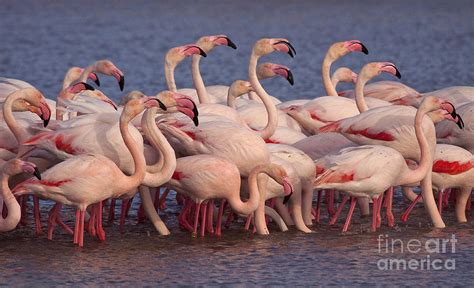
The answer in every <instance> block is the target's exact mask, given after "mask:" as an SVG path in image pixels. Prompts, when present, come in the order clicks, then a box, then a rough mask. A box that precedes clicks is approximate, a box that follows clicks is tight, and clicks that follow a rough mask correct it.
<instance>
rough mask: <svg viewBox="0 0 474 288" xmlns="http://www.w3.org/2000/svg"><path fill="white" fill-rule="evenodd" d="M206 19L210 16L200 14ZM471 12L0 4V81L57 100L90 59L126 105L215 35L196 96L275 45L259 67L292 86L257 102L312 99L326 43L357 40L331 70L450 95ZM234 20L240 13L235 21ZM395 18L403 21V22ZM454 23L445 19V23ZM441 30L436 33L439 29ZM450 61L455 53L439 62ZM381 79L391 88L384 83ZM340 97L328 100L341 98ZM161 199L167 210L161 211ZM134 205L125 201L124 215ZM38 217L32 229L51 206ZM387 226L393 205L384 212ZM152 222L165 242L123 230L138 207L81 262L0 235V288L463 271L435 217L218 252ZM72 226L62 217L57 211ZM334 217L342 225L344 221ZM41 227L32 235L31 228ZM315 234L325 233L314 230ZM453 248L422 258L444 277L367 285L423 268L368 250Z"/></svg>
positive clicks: (313, 281) (237, 230) (294, 5)
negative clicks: (392, 266) (428, 245)
mask: <svg viewBox="0 0 474 288" xmlns="http://www.w3.org/2000/svg"><path fill="white" fill-rule="evenodd" d="M210 7H212V8H210ZM473 8H474V7H473V5H472V4H471V3H470V2H469V1H456V2H452V1H451V2H449V1H437V0H436V1H430V2H428V3H427V2H426V1H412V0H410V1H408V0H399V1H395V2H394V1H385V2H384V3H381V2H380V1H372V0H364V1H337V2H333V1H329V2H327V1H326V2H324V1H285V0H275V1H248V0H245V1H234V2H232V3H230V2H228V1H214V0H206V1H200V2H199V3H195V2H194V1H193V2H191V1H190V2H189V3H188V4H187V5H177V4H176V3H175V2H173V1H169V2H164V3H163V2H159V1H153V2H137V1H134V2H130V1H113V2H112V1H101V2H97V1H70V2H67V3H63V2H55V1H22V2H21V4H19V3H18V2H17V1H2V9H0V30H1V35H2V36H4V37H2V38H3V39H4V40H5V39H8V41H0V75H1V76H5V77H12V78H18V79H23V80H26V81H28V82H30V83H32V84H33V85H35V86H37V87H38V88H39V89H40V90H41V91H43V92H44V93H45V95H47V97H50V98H53V97H55V95H56V94H57V92H58V91H59V87H60V82H61V81H62V75H63V74H64V73H65V72H66V70H67V69H68V68H69V67H70V66H73V65H75V66H86V65H88V64H90V63H92V62H93V61H95V60H97V59H102V58H109V59H111V60H112V61H114V62H115V63H116V64H117V66H118V67H120V69H121V70H123V71H124V73H125V75H126V76H125V77H126V86H125V91H131V90H134V89H140V90H143V92H145V93H148V94H152V93H153V94H154V93H156V92H158V91H159V90H161V89H163V87H165V85H164V77H163V72H162V71H163V68H162V67H163V55H164V53H165V51H166V50H167V49H169V48H170V47H173V46H177V45H182V44H185V43H190V42H192V41H193V39H197V38H198V37H199V36H202V35H209V34H216V33H225V34H228V35H229V37H230V38H231V39H232V40H233V41H234V42H235V43H236V44H237V46H238V49H237V50H235V51H233V50H232V51H231V49H215V51H213V52H212V55H210V56H209V57H207V58H206V59H204V60H203V61H201V64H202V72H203V77H204V79H205V80H206V81H207V84H226V85H228V84H230V83H231V82H232V81H233V80H234V79H246V65H248V53H249V51H250V47H251V45H252V44H253V42H254V41H255V40H256V39H258V38H260V37H287V38H289V39H290V41H291V42H292V43H293V44H294V45H295V48H296V50H297V52H298V54H297V56H296V57H295V59H289V57H288V56H287V55H283V54H275V55H270V56H268V57H266V58H268V59H265V61H273V62H276V63H281V64H285V65H288V66H289V67H290V68H291V69H292V71H293V74H294V76H295V86H289V85H287V83H284V81H280V80H277V79H276V80H269V81H267V82H265V84H264V85H265V88H266V89H268V91H269V92H270V94H272V95H275V96H278V97H280V98H281V99H287V100H288V99H294V98H303V97H306V98H312V97H315V96H316V95H322V94H323V90H322V85H321V83H320V76H319V75H320V65H321V61H322V58H323V54H324V53H325V52H326V49H327V47H328V46H329V45H330V43H332V42H334V41H341V40H347V39H360V40H362V41H363V42H364V43H365V44H366V45H367V47H368V49H369V51H370V54H369V55H368V56H365V55H362V54H360V55H359V54H357V55H350V56H348V57H346V58H344V59H341V60H340V61H339V62H338V63H336V64H335V65H334V66H335V67H334V69H335V68H336V67H339V66H348V67H351V68H354V69H355V71H357V70H358V67H361V66H362V65H363V64H364V63H366V62H368V61H393V62H394V63H395V64H396V65H397V66H398V67H399V68H400V69H401V73H402V75H403V79H402V80H403V82H404V83H406V84H408V85H410V86H412V87H414V88H416V89H418V90H419V91H422V92H424V91H432V90H434V89H438V88H443V87H447V86H452V85H472V79H474V74H473V73H474V72H473V70H472V69H470V66H469V65H465V63H470V62H472V61H470V60H472V51H473V49H474V47H473V45H474V42H473V41H472V32H473V26H472V15H473V12H474V11H473ZM243 11H245V13H242V12H243ZM405 15H409V17H406V16H405ZM453 15H456V17H453ZM445 19H449V21H447V20H445ZM449 51H455V53H449ZM176 73H177V75H176V80H177V84H178V88H181V87H190V86H191V85H192V84H191V74H190V71H189V61H185V63H184V64H183V65H181V66H180V67H178V68H177V69H176ZM383 77H386V78H385V79H389V80H394V79H393V78H390V77H389V76H382V78H383ZM101 82H102V87H101V89H103V91H104V92H105V93H106V94H107V95H109V96H110V97H111V98H113V99H115V100H117V99H119V97H121V96H122V94H121V93H118V89H117V87H116V83H115V81H114V80H113V79H109V77H105V76H104V77H102V78H101ZM350 87H351V85H348V84H346V86H342V87H341V89H345V88H350ZM170 199H171V197H170ZM137 202H138V201H137ZM42 203H43V208H42V209H43V218H45V217H46V215H47V214H46V213H47V211H48V209H49V207H51V203H47V202H42ZM395 203H396V207H395V210H394V213H395V216H397V215H400V214H401V210H403V208H404V207H406V203H405V204H404V203H403V200H402V199H401V197H400V196H398V198H397V199H396V200H395ZM167 204H168V208H167V211H166V214H165V215H163V219H164V221H165V222H166V223H167V225H168V227H169V228H170V229H171V232H172V235H171V236H169V237H162V236H159V235H157V233H156V232H155V231H154V230H153V228H152V226H151V225H150V223H148V222H147V223H144V224H140V225H137V224H136V209H137V204H136V203H135V204H134V208H133V209H132V213H131V215H130V217H129V219H128V221H127V225H126V232H125V233H124V234H123V235H121V234H120V233H119V232H118V226H117V223H115V224H114V225H113V226H109V227H106V233H107V241H106V242H105V243H100V242H98V241H97V240H96V239H92V238H91V237H89V236H86V239H85V247H84V249H79V248H77V247H74V245H72V243H71V242H72V240H71V237H70V236H68V235H65V234H64V233H63V232H62V231H61V230H59V229H57V231H56V233H55V235H54V239H53V241H48V240H46V236H45V235H43V236H40V237H37V236H36V235H34V232H33V231H34V229H33V225H32V223H30V224H29V225H28V226H26V227H21V228H19V229H17V230H15V231H13V232H11V233H5V234H1V235H0V284H7V285H21V286H31V285H48V286H49V285H59V284H73V283H82V284H85V285H91V284H95V285H120V284H122V285H129V284H131V283H135V284H138V285H141V286H142V285H156V283H165V284H167V286H171V285H173V284H188V285H189V284H197V285H199V284H239V283H245V284H246V285H248V284H255V285H257V284H264V285H305V284H306V285H318V284H319V285H324V284H336V285H346V286H347V285H349V284H351V283H357V284H375V283H379V284H382V283H383V284H392V285H397V284H398V285H400V284H404V285H429V284H431V283H434V282H436V284H437V285H443V284H444V285H450V286H451V285H456V284H457V285H463V284H464V285H465V284H466V283H470V282H469V281H471V279H470V277H472V267H474V263H473V262H474V260H473V259H474V247H473V246H474V227H473V226H474V225H473V222H472V216H471V217H470V218H469V220H470V223H469V224H456V221H455V219H454V212H453V209H452V208H451V209H449V210H447V211H446V213H445V216H444V217H445V221H446V223H447V225H448V228H446V229H444V230H442V231H431V229H430V223H429V221H428V220H427V217H426V214H425V212H424V210H423V208H422V207H418V208H416V209H415V210H414V213H413V215H412V216H411V218H410V220H409V222H408V224H402V223H397V225H398V226H397V227H395V228H394V229H389V228H387V227H385V226H382V228H381V230H380V231H379V232H377V233H371V232H368V230H369V227H370V219H361V220H360V221H359V220H358V219H357V218H358V217H357V216H355V219H354V223H353V224H352V225H351V227H350V231H349V233H347V234H344V235H342V234H341V233H340V230H341V224H339V226H337V227H329V226H328V225H327V224H321V225H316V226H315V227H313V229H314V230H315V232H314V233H312V234H310V235H305V234H302V233H299V232H296V231H294V230H292V229H290V231H289V232H287V233H281V232H278V231H276V229H275V227H274V226H270V229H271V233H272V234H271V235H269V236H266V237H263V236H256V235H251V234H249V233H247V232H245V231H243V230H242V226H243V224H242V223H240V224H238V223H236V224H234V225H233V226H232V227H231V229H230V230H224V231H223V236H222V238H220V239H216V238H215V237H209V236H206V237H205V238H204V239H200V238H196V239H194V238H191V236H190V235H189V233H187V232H183V231H180V230H179V229H178V228H177V227H178V225H177V221H176V216H177V213H178V211H179V208H178V207H177V206H176V204H174V201H171V200H170V201H168V203H167ZM62 213H63V215H65V218H66V221H67V222H68V223H69V224H70V225H72V223H73V219H72V218H71V217H72V216H73V215H74V213H73V212H72V210H70V209H69V210H67V209H64V210H63V212H62ZM344 213H345V212H343V215H345V214H344ZM44 222H45V221H44V219H43V223H44ZM322 223H327V219H326V218H324V217H323V219H322ZM452 233H455V234H456V237H457V239H458V240H459V242H458V243H457V248H458V249H457V251H456V253H455V254H452V255H451V254H448V255H437V256H436V255H431V256H433V257H440V258H443V259H444V258H454V259H455V260H456V270H455V271H446V270H441V271H403V272H402V271H379V270H377V261H379V260H380V259H383V258H386V257H390V258H407V259H410V257H414V258H422V257H426V253H419V254H417V255H410V254H409V253H407V252H406V251H405V252H404V253H399V252H397V253H395V254H394V255H391V254H390V255H388V256H387V255H386V254H385V253H379V251H378V237H379V235H380V234H383V235H385V234H387V235H388V237H389V238H390V239H402V240H403V241H404V243H407V241H409V240H410V239H418V240H420V241H426V240H427V239H430V238H431V237H439V238H449V237H450V235H451V234H452Z"/></svg>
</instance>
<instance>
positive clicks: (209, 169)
mask: <svg viewBox="0 0 474 288" xmlns="http://www.w3.org/2000/svg"><path fill="white" fill-rule="evenodd" d="M260 173H265V174H267V175H268V176H270V177H271V178H273V179H275V181H277V182H278V183H279V184H280V185H283V186H284V187H285V190H291V184H290V182H289V180H288V178H287V175H286V172H285V171H284V170H283V169H282V168H281V167H279V166H277V165H273V164H267V165H257V166H255V167H254V168H253V169H252V170H251V172H250V174H249V176H248V187H249V198H248V201H247V202H242V200H241V199H240V187H241V179H240V172H239V169H238V168H237V166H236V165H235V164H234V163H232V162H230V161H229V160H226V159H225V158H221V157H217V156H213V155H204V154H203V155H194V156H187V157H182V158H178V159H177V165H176V170H175V172H174V173H173V177H172V178H171V179H170V180H169V181H168V183H167V184H166V185H167V186H169V187H170V188H172V189H174V190H176V191H177V192H178V193H182V194H184V195H186V196H188V197H190V198H191V199H192V200H193V201H195V203H196V204H197V209H196V212H195V213H196V216H195V218H194V220H195V222H194V229H193V231H194V232H193V235H197V225H198V218H199V217H198V216H199V210H200V207H201V203H202V202H203V201H205V200H209V199H225V200H227V202H228V203H229V204H230V207H231V208H232V210H234V211H235V212H236V213H238V214H241V215H244V216H247V215H249V214H251V213H253V212H254V211H255V210H256V209H257V207H258V204H259V199H260V193H259V191H258V187H257V176H258V175H259V174H260ZM223 179H225V181H223ZM290 192H291V191H287V193H290ZM221 209H223V207H222V206H221ZM219 217H222V212H220V216H219ZM204 219H205V218H204ZM204 227H205V224H203V225H202V226H201V236H204Z"/></svg>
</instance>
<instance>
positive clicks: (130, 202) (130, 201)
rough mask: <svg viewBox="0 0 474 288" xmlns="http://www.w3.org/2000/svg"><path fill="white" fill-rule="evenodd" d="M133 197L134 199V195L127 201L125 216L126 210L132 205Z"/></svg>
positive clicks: (126, 215)
mask: <svg viewBox="0 0 474 288" xmlns="http://www.w3.org/2000/svg"><path fill="white" fill-rule="evenodd" d="M133 199H135V195H134V196H133V197H132V198H130V199H129V200H128V201H127V206H126V207H127V210H126V211H125V217H128V212H129V211H130V207H132V203H133Z"/></svg>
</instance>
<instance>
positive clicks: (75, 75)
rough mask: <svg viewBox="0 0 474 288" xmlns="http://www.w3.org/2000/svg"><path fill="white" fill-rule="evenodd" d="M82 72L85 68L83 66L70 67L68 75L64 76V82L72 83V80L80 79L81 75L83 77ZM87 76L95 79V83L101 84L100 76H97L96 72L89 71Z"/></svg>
mask: <svg viewBox="0 0 474 288" xmlns="http://www.w3.org/2000/svg"><path fill="white" fill-rule="evenodd" d="M82 72H84V69H83V68H81V67H71V68H69V70H68V71H67V73H66V76H64V82H68V83H71V82H73V81H75V80H77V79H79V77H81V74H82ZM87 78H88V79H90V80H92V81H94V83H95V84H96V85H97V86H100V81H99V77H98V76H97V74H96V73H94V72H91V73H89V75H88V77H87Z"/></svg>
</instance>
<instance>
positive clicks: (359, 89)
mask: <svg viewBox="0 0 474 288" xmlns="http://www.w3.org/2000/svg"><path fill="white" fill-rule="evenodd" d="M369 80H370V78H369V77H367V74H366V73H364V70H362V71H361V72H360V74H359V77H357V82H356V86H355V101H356V105H357V109H359V112H360V113H362V112H365V111H367V110H369V107H367V103H365V97H364V87H365V83H367V82H368V81H369Z"/></svg>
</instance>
